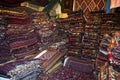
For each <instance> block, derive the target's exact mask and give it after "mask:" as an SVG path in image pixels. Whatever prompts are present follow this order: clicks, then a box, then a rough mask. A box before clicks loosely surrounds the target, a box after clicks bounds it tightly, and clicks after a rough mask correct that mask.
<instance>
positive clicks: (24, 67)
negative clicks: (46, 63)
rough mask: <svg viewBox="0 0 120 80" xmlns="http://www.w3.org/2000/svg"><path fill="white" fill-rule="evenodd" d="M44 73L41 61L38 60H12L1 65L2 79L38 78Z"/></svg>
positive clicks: (36, 79) (26, 79) (25, 79)
mask: <svg viewBox="0 0 120 80" xmlns="http://www.w3.org/2000/svg"><path fill="white" fill-rule="evenodd" d="M40 74H42V69H41V67H40V62H39V61H38V60H31V61H25V60H19V61H17V60H16V61H10V62H7V63H4V64H1V65H0V75H1V76H2V77H0V80H1V79H2V78H5V79H8V80H38V76H39V75H40Z"/></svg>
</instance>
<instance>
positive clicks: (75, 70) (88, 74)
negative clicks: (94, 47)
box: [48, 57, 97, 80]
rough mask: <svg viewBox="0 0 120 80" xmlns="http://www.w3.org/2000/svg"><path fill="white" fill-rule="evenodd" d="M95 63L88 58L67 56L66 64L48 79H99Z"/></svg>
mask: <svg viewBox="0 0 120 80" xmlns="http://www.w3.org/2000/svg"><path fill="white" fill-rule="evenodd" d="M93 70H94V67H93V65H92V64H91V63H90V62H89V61H88V62H87V61H86V60H80V59H77V58H74V57H67V58H66V59H65V61H64V65H63V66H62V67H61V68H59V69H58V70H56V71H55V72H54V73H53V74H52V75H50V76H49V77H48V80H97V79H96V78H95V75H94V74H93Z"/></svg>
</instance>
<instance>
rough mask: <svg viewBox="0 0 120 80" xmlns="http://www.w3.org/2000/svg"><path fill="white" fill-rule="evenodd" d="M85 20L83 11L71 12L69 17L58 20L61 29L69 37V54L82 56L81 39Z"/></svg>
mask: <svg viewBox="0 0 120 80" xmlns="http://www.w3.org/2000/svg"><path fill="white" fill-rule="evenodd" d="M84 22H85V20H84V17H83V12H82V11H78V12H74V13H70V14H69V16H68V18H64V19H59V20H58V24H59V25H60V26H61V27H60V28H61V31H62V32H63V33H65V34H67V37H68V39H69V42H68V55H69V56H76V57H78V56H81V40H82V37H83V36H82V35H83V32H84Z"/></svg>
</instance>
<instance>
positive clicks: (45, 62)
mask: <svg viewBox="0 0 120 80" xmlns="http://www.w3.org/2000/svg"><path fill="white" fill-rule="evenodd" d="M66 43H67V41H66V40H65V41H60V42H56V43H54V44H52V45H51V46H50V47H48V48H47V49H45V50H43V51H42V52H40V53H39V54H38V55H37V56H36V57H35V58H34V59H37V60H39V61H40V62H41V63H42V64H41V67H42V68H43V69H44V73H45V74H46V72H47V71H48V70H49V69H50V68H51V67H52V66H53V65H55V64H56V63H57V62H58V61H59V60H61V59H62V57H63V56H64V55H65V54H66V53H67V51H66V48H65V47H64V46H65V44H66Z"/></svg>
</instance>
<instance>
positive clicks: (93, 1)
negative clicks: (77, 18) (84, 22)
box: [74, 0, 106, 15]
mask: <svg viewBox="0 0 120 80" xmlns="http://www.w3.org/2000/svg"><path fill="white" fill-rule="evenodd" d="M105 7H106V0H75V4H74V10H75V11H78V10H80V9H82V10H83V12H84V13H85V15H87V14H88V13H89V12H91V11H100V10H105Z"/></svg>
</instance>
